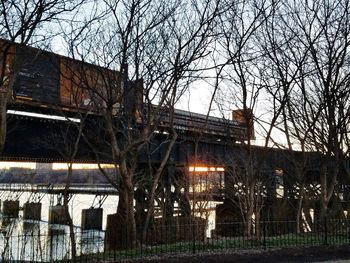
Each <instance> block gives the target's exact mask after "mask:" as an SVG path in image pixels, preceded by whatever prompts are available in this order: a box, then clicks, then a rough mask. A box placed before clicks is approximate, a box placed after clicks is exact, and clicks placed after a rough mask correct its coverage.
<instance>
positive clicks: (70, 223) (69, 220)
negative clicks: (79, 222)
mask: <svg viewBox="0 0 350 263" xmlns="http://www.w3.org/2000/svg"><path fill="white" fill-rule="evenodd" d="M72 174H73V170H72V163H69V164H68V172H67V180H66V185H65V188H64V195H63V207H64V213H65V217H66V220H67V223H68V226H69V237H70V242H71V250H72V259H73V262H75V259H76V256H77V249H76V242H75V233H74V226H73V220H72V218H71V216H70V214H69V209H68V201H69V200H68V199H69V196H68V189H69V187H70V182H71V178H72Z"/></svg>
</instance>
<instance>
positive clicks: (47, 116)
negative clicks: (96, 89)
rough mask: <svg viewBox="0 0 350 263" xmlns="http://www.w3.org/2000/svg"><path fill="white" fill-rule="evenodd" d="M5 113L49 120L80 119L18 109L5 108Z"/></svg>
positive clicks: (73, 120)
mask: <svg viewBox="0 0 350 263" xmlns="http://www.w3.org/2000/svg"><path fill="white" fill-rule="evenodd" d="M7 114H12V115H20V116H28V117H34V118H41V119H49V120H59V121H72V122H77V123H80V119H77V118H68V117H64V116H56V115H47V114H41V113H34V112H26V111H18V110H7Z"/></svg>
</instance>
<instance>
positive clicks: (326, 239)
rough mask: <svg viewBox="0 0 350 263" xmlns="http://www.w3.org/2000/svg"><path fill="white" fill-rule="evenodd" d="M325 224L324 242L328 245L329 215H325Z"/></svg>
mask: <svg viewBox="0 0 350 263" xmlns="http://www.w3.org/2000/svg"><path fill="white" fill-rule="evenodd" d="M323 224H324V244H325V245H327V244H328V235H327V234H328V233H327V232H328V229H327V216H324V218H323Z"/></svg>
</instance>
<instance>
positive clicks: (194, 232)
mask: <svg viewBox="0 0 350 263" xmlns="http://www.w3.org/2000/svg"><path fill="white" fill-rule="evenodd" d="M191 221H192V253H193V254H195V253H196V237H195V234H196V230H195V221H194V220H191ZM191 221H190V222H191Z"/></svg>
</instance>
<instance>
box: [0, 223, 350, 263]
mask: <svg viewBox="0 0 350 263" xmlns="http://www.w3.org/2000/svg"><path fill="white" fill-rule="evenodd" d="M23 229H24V228H23ZM138 233H140V236H138V242H137V243H136V244H134V246H133V247H129V246H128V242H126V229H125V228H121V229H119V228H116V229H114V230H112V231H109V232H108V233H105V232H103V231H81V230H80V229H75V235H74V236H75V242H76V244H75V249H76V257H75V258H74V259H73V258H72V243H71V239H70V235H69V231H67V229H64V228H60V227H58V226H54V227H50V228H48V230H45V231H42V229H40V228H38V227H35V224H32V225H30V227H29V228H28V227H27V228H26V230H25V231H24V230H23V231H20V232H18V233H10V232H9V231H1V234H0V252H1V260H2V261H20V262H68V261H70V262H95V261H103V262H116V261H123V260H125V259H136V258H143V257H148V256H152V255H162V254H181V253H190V254H192V253H201V252H207V251H217V252H220V251H221V250H222V251H227V250H247V249H268V248H273V247H296V246H297V247H300V246H317V245H338V244H348V243H350V220H348V219H332V220H331V219H328V220H321V221H318V222H313V223H311V224H309V225H305V224H304V225H302V226H301V227H300V228H299V230H298V231H297V228H296V222H293V221H278V222H267V221H262V222H260V223H259V224H253V225H252V228H251V230H250V234H249V235H248V234H246V233H247V226H246V225H245V224H244V223H237V222H229V223H223V224H216V225H208V224H207V223H206V222H205V220H203V221H202V220H196V223H195V224H182V223H181V222H174V224H171V225H158V226H155V225H153V226H152V227H150V228H149V229H148V231H147V235H146V236H145V238H144V241H143V242H142V238H141V233H142V231H138Z"/></svg>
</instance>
